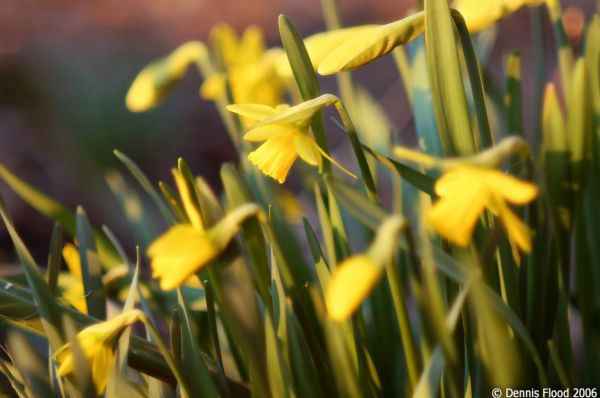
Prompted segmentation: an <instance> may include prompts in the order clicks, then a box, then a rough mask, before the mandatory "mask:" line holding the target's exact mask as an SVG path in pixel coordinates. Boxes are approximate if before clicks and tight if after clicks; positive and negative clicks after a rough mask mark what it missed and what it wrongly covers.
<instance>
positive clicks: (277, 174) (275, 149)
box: [227, 94, 356, 184]
mask: <svg viewBox="0 0 600 398" xmlns="http://www.w3.org/2000/svg"><path fill="white" fill-rule="evenodd" d="M337 101H338V99H337V97H335V96H333V95H329V94H325V95H322V96H320V97H318V98H315V99H312V100H310V101H306V102H303V103H301V104H299V105H296V106H293V107H289V105H279V106H277V107H275V108H273V107H271V106H267V105H261V104H234V105H229V106H228V107H227V109H228V110H229V111H231V112H233V113H237V114H238V115H240V116H243V117H246V118H249V119H252V120H256V121H258V123H256V124H255V125H254V126H253V127H252V128H251V129H250V130H249V131H248V132H246V134H245V135H244V139H245V140H248V141H253V142H260V141H265V142H264V143H263V144H262V145H260V146H259V147H258V149H256V150H255V151H253V152H251V153H250V154H249V155H248V160H249V161H250V162H251V163H252V164H254V165H255V166H256V167H258V168H259V169H260V170H261V171H262V172H263V173H264V174H266V175H267V176H269V177H271V178H273V179H275V180H277V181H278V182H279V183H280V184H282V183H283V182H285V179H286V177H287V175H288V172H289V171H290V168H291V167H292V165H293V164H294V162H295V161H296V159H297V158H298V156H300V158H301V159H302V160H304V161H305V162H306V163H308V164H310V165H312V166H318V165H320V162H321V156H320V155H322V156H323V157H325V158H326V159H328V160H329V161H330V162H332V163H333V164H334V165H336V166H337V167H338V168H340V170H342V171H343V172H345V173H347V174H348V175H350V176H352V177H354V178H356V176H355V175H354V174H352V173H350V172H349V171H348V170H346V169H344V168H343V167H342V166H341V165H340V164H339V163H337V162H336V161H335V160H333V159H332V158H331V157H330V156H329V155H327V154H326V153H325V152H323V150H322V149H321V148H320V147H319V146H318V145H317V144H316V143H315V141H314V140H313V139H312V138H311V137H310V136H309V133H308V129H309V127H310V122H311V120H312V118H313V116H314V115H315V114H316V113H317V112H319V111H320V110H321V109H323V108H325V107H327V106H329V105H333V104H335V103H337Z"/></svg>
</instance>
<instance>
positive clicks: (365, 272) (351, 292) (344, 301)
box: [325, 215, 406, 321]
mask: <svg viewBox="0 0 600 398" xmlns="http://www.w3.org/2000/svg"><path fill="white" fill-rule="evenodd" d="M405 226H406V223H405V221H404V218H403V217H401V216H398V215H395V216H391V217H390V218H388V219H387V220H386V221H385V222H384V223H383V224H382V225H381V227H379V230H378V231H377V235H376V236H375V239H374V241H373V243H372V244H371V246H370V247H369V249H368V250H367V251H366V252H365V253H362V254H358V255H355V256H352V257H349V258H347V259H345V260H344V261H342V262H341V263H340V264H338V266H337V267H336V269H335V270H334V271H333V273H332V274H331V279H330V281H329V284H328V285H327V286H326V290H325V304H326V305H327V312H328V314H329V317H330V318H331V319H333V320H336V321H343V320H345V319H347V318H348V317H349V316H350V315H352V313H353V312H354V311H356V309H357V308H358V307H359V306H360V305H361V303H362V302H363V301H364V300H365V299H366V298H367V296H368V295H369V294H370V293H371V291H372V290H373V288H374V287H375V285H376V284H377V282H378V281H379V279H381V276H382V275H383V272H384V271H385V266H386V263H387V262H388V261H390V260H391V258H392V257H393V255H394V252H395V250H396V244H397V240H398V239H397V238H398V235H399V234H400V233H401V231H402V230H403V228H405Z"/></svg>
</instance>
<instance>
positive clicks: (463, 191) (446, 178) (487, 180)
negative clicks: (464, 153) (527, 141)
mask: <svg viewBox="0 0 600 398" xmlns="http://www.w3.org/2000/svg"><path fill="white" fill-rule="evenodd" d="M514 142H516V141H515V140H514V139H512V138H508V139H506V140H504V141H503V142H501V143H499V144H498V145H496V146H495V147H493V148H490V149H488V150H486V151H484V152H482V153H480V154H478V155H475V156H474V157H472V158H470V159H468V158H465V159H447V160H446V159H436V158H433V157H431V156H428V155H425V154H423V153H419V152H415V151H411V150H408V149H406V148H400V147H397V148H395V149H394V153H395V154H396V156H398V157H400V158H404V159H408V160H411V161H414V162H417V163H421V164H423V165H424V166H426V167H441V168H442V169H443V170H444V174H443V175H442V177H441V178H439V179H438V180H437V181H436V183H435V193H436V194H437V195H438V196H439V199H438V200H437V201H436V202H435V203H434V205H433V207H432V209H431V212H430V214H429V222H430V224H431V225H432V226H433V227H434V228H435V230H436V231H437V232H438V233H439V234H440V235H441V236H442V237H444V238H445V239H447V240H449V241H450V242H452V243H455V244H456V245H458V246H462V247H466V246H468V244H469V242H470V241H471V235H472V234H473V229H474V228H475V225H476V223H477V220H479V217H480V216H481V214H482V213H483V211H484V210H485V209H487V210H489V211H490V212H492V214H494V215H495V216H497V217H498V219H499V220H500V222H502V225H503V226H504V228H505V229H506V232H507V234H508V237H509V239H510V241H511V242H512V243H514V244H515V245H516V246H518V247H519V248H520V249H521V250H522V251H524V252H527V253H528V252H530V251H531V232H530V230H529V228H528V227H527V225H525V224H524V223H523V222H522V221H521V220H520V219H519V218H518V217H517V215H515V214H514V213H513V211H512V210H511V209H510V205H511V204H512V205H524V204H526V203H529V202H531V201H532V200H534V199H535V197H536V196H537V194H538V189H537V187H536V186H535V185H534V184H532V183H530V182H528V181H522V180H519V179H517V178H515V177H513V176H510V175H508V174H506V173H504V172H502V171H499V170H498V169H496V168H494V167H489V166H486V165H485V164H487V163H489V162H490V161H492V162H495V161H494V158H495V157H498V158H502V157H503V156H505V155H507V154H508V153H509V152H508V151H507V148H509V147H510V146H511V145H513V143H514ZM496 163H497V162H496Z"/></svg>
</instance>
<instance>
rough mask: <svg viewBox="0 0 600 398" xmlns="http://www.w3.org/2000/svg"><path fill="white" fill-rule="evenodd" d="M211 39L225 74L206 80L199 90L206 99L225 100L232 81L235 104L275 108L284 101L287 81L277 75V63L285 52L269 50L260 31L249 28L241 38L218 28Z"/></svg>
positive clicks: (214, 30)
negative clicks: (266, 105)
mask: <svg viewBox="0 0 600 398" xmlns="http://www.w3.org/2000/svg"><path fill="white" fill-rule="evenodd" d="M211 36H212V39H213V43H214V49H215V52H216V54H217V57H218V58H219V59H220V61H221V64H222V67H223V69H224V70H223V73H215V74H213V75H211V76H209V77H208V78H207V79H206V80H205V82H204V84H202V87H201V88H200V95H201V96H202V97H203V98H205V99H210V100H219V99H223V98H225V97H226V83H227V80H229V84H230V85H231V92H232V96H233V101H234V102H238V103H254V102H256V103H260V104H268V105H276V104H279V103H280V102H281V101H282V98H283V92H284V90H285V88H286V81H285V79H283V78H282V77H281V76H279V75H278V74H277V70H276V63H277V60H278V59H280V58H281V54H282V51H283V50H281V49H272V50H266V48H265V40H264V37H263V33H262V31H261V30H260V28H258V27H256V26H250V27H248V28H247V29H246V30H245V31H244V34H243V35H242V37H241V38H238V36H237V34H236V32H235V31H234V30H233V29H232V28H231V27H230V26H229V25H226V24H219V25H217V26H215V27H214V28H213V29H212V32H211Z"/></svg>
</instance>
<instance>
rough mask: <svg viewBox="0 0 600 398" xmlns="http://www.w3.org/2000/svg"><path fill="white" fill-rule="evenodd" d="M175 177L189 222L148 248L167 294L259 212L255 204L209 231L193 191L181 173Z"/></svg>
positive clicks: (155, 270)
mask: <svg viewBox="0 0 600 398" xmlns="http://www.w3.org/2000/svg"><path fill="white" fill-rule="evenodd" d="M173 176H174V177H175V182H176V185H177V189H178V191H179V196H180V198H181V202H182V205H183V208H184V211H185V213H186V216H187V218H188V222H186V223H182V224H177V225H175V226H173V227H171V228H170V229H169V230H168V231H167V232H165V233H164V234H163V235H161V236H160V237H158V238H157V239H156V240H155V241H154V242H153V243H152V244H151V245H150V247H149V248H148V256H149V257H150V258H151V260H152V262H151V267H152V277H154V278H158V279H160V287H161V289H163V290H170V289H174V288H176V287H177V286H180V285H181V284H183V283H184V282H185V281H186V280H188V279H189V278H190V277H192V276H194V274H195V273H196V272H197V271H198V270H199V269H201V268H202V267H203V266H205V265H207V264H208V263H209V262H210V261H212V260H213V259H215V258H216V257H217V256H218V255H219V254H220V253H221V252H222V251H223V250H225V248H226V247H227V245H228V244H229V242H230V241H231V239H232V238H233V236H234V235H235V234H236V233H237V231H238V229H239V225H240V224H241V223H242V222H243V221H244V220H245V219H246V218H248V217H250V216H253V215H256V214H257V213H258V211H259V209H258V207H257V206H256V205H254V204H248V205H244V206H241V207H239V208H237V209H235V210H233V211H231V212H230V213H229V214H227V215H226V216H225V217H224V218H223V219H222V220H221V221H219V222H218V223H217V224H216V225H214V226H213V227H211V228H206V227H205V226H204V223H203V221H202V217H201V215H200V212H199V211H198V208H197V207H196V204H195V203H194V199H193V195H192V192H191V188H192V187H190V186H189V185H188V182H186V180H185V178H184V177H183V175H182V174H181V172H179V171H178V170H173Z"/></svg>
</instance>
